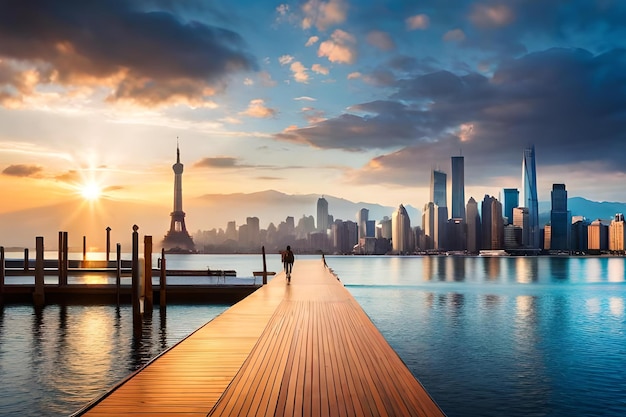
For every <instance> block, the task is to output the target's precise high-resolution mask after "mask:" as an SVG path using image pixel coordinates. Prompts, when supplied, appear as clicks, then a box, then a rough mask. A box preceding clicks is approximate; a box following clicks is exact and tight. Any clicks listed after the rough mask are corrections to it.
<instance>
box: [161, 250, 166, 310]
mask: <svg viewBox="0 0 626 417" xmlns="http://www.w3.org/2000/svg"><path fill="white" fill-rule="evenodd" d="M159 278H160V279H159V305H160V306H161V308H163V307H165V289H166V287H167V270H166V269H165V248H161V275H160V277H159Z"/></svg>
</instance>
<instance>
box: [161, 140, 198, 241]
mask: <svg viewBox="0 0 626 417" xmlns="http://www.w3.org/2000/svg"><path fill="white" fill-rule="evenodd" d="M172 169H173V170H174V210H173V211H172V213H170V216H171V218H172V219H171V222H170V230H169V231H168V232H167V234H166V235H165V238H164V239H163V248H164V249H165V250H166V251H167V252H195V250H196V247H195V245H194V243H193V239H192V238H191V236H189V233H188V232H187V227H186V226H185V212H184V211H183V164H181V163H180V148H179V147H178V141H177V142H176V163H175V164H174V165H172Z"/></svg>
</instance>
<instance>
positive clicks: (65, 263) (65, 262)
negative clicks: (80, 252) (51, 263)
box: [63, 232, 70, 285]
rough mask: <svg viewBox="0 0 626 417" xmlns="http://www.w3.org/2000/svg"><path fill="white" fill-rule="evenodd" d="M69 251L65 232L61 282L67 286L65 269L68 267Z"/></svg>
mask: <svg viewBox="0 0 626 417" xmlns="http://www.w3.org/2000/svg"><path fill="white" fill-rule="evenodd" d="M69 259H70V249H69V243H68V239H67V232H63V282H64V283H65V285H67V268H68V266H69Z"/></svg>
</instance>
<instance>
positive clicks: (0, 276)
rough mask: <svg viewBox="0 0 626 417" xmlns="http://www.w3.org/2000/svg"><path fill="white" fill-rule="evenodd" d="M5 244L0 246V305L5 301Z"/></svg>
mask: <svg viewBox="0 0 626 417" xmlns="http://www.w3.org/2000/svg"><path fill="white" fill-rule="evenodd" d="M4 273H5V272H4V246H0V305H2V304H3V302H4V299H3V298H4V297H3V296H4Z"/></svg>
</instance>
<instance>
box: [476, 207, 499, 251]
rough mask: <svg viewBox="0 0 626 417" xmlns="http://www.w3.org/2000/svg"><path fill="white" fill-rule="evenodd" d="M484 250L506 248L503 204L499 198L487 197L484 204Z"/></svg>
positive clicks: (482, 211) (482, 210)
mask: <svg viewBox="0 0 626 417" xmlns="http://www.w3.org/2000/svg"><path fill="white" fill-rule="evenodd" d="M481 213H482V245H481V247H482V249H502V248H503V247H504V225H503V222H502V204H501V203H500V202H499V201H498V199H497V198H495V197H491V196H489V195H485V198H484V199H483V202H482V209H481Z"/></svg>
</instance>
